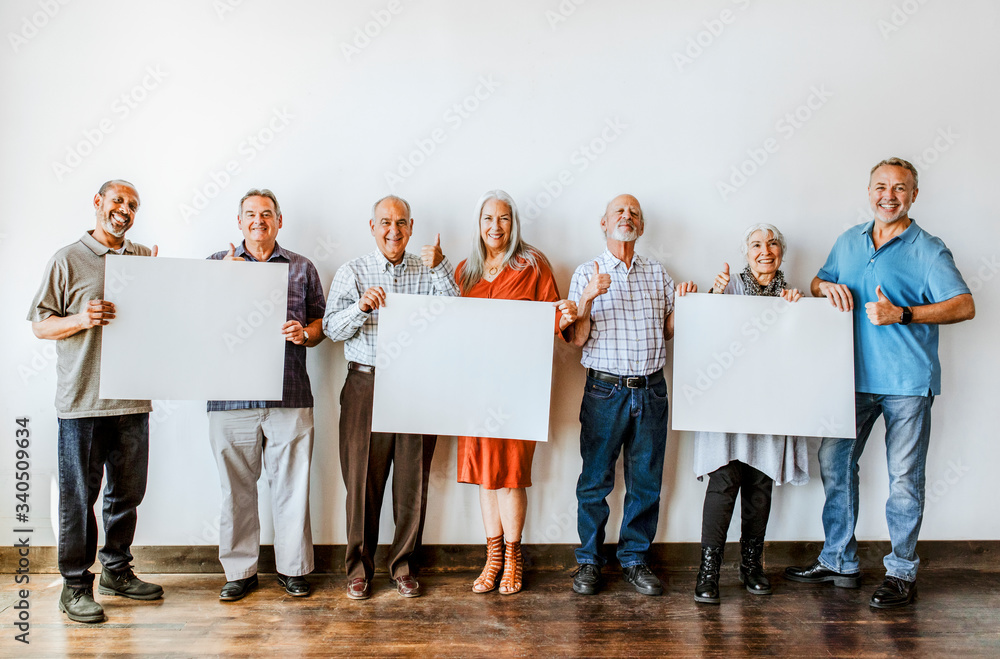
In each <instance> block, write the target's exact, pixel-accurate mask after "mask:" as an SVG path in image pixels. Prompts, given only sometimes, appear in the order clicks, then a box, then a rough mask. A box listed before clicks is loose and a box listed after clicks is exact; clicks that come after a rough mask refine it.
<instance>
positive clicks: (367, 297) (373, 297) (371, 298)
mask: <svg viewBox="0 0 1000 659" xmlns="http://www.w3.org/2000/svg"><path fill="white" fill-rule="evenodd" d="M383 306H385V291H383V290H382V287H381V286H372V287H371V288H369V289H368V290H367V291H365V292H364V294H363V295H362V296H361V299H360V300H358V307H359V308H360V309H361V310H362V311H364V312H365V313H368V312H369V311H372V310H373V309H378V308H379V307H383Z"/></svg>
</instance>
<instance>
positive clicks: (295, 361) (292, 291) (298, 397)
mask: <svg viewBox="0 0 1000 659" xmlns="http://www.w3.org/2000/svg"><path fill="white" fill-rule="evenodd" d="M234 254H235V255H236V256H242V257H243V258H244V259H246V260H248V261H256V260H257V259H255V258H254V257H253V255H252V254H250V252H248V251H246V249H245V248H244V245H243V243H242V242H241V243H240V245H239V247H237V248H236V251H235V252H234ZM225 255H226V252H216V253H215V254H212V255H211V256H209V257H208V258H210V259H212V260H213V261H221V260H222V257H224V256H225ZM267 261H268V263H287V264H288V315H287V317H286V318H285V319H286V320H297V321H299V322H300V323H302V326H303V327H304V326H306V325H308V324H309V321H310V320H316V319H317V318H322V317H323V312H324V311H325V310H326V302H325V299H324V297H323V284H322V283H321V282H320V279H319V272H317V271H316V266H314V265H313V264H312V261H310V260H309V259H307V258H306V257H304V256H302V255H301V254H296V253H295V252H290V251H288V250H287V249H282V248H281V246H280V245H278V244H277V243H275V244H274V251H273V252H271V258H269V259H268V260H267ZM312 406H313V395H312V388H311V387H310V385H309V374H308V373H306V347H305V346H297V345H295V344H294V343H292V342H291V341H286V342H285V380H284V385H283V387H282V390H281V400H280V401H278V400H210V401H208V411H209V412H218V411H221V410H248V409H260V408H265V407H312Z"/></svg>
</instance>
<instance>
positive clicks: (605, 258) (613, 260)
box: [598, 248, 646, 271]
mask: <svg viewBox="0 0 1000 659" xmlns="http://www.w3.org/2000/svg"><path fill="white" fill-rule="evenodd" d="M598 260H599V261H600V262H601V264H603V265H604V266H606V267H607V269H608V270H614V269H615V268H617V267H618V266H621V267H622V268H624V269H625V270H626V271H627V270H628V268H627V267H626V265H625V262H624V261H622V260H621V259H619V258H618V257H617V256H615V255H614V254H612V253H611V250H610V249H607V248H605V249H604V253H603V254H601V256H600V258H599V259H598ZM645 264H646V260H645V259H644V258H643V257H642V256H640V255H639V254H638V253H636V252H633V253H632V266H633V267H640V268H641V267H642V266H644V265H645Z"/></svg>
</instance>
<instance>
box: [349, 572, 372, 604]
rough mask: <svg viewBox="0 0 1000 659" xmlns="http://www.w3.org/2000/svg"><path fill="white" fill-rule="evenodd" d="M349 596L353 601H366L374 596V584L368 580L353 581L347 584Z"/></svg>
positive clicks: (359, 578)
mask: <svg viewBox="0 0 1000 659" xmlns="http://www.w3.org/2000/svg"><path fill="white" fill-rule="evenodd" d="M347 596H348V597H350V598H351V599H352V600H366V599H368V598H369V597H371V596H372V583H371V581H369V580H368V579H362V578H361V577H358V578H357V579H351V580H350V581H348V582H347Z"/></svg>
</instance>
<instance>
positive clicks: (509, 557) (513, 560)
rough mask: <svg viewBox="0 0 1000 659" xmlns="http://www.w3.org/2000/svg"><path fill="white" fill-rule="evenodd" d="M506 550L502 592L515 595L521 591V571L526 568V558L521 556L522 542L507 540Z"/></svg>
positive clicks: (501, 583) (501, 584)
mask: <svg viewBox="0 0 1000 659" xmlns="http://www.w3.org/2000/svg"><path fill="white" fill-rule="evenodd" d="M504 544H505V545H506V546H507V549H506V552H504V564H505V566H504V571H503V579H501V580H500V594H501V595H513V594H514V593H519V592H521V573H522V572H523V570H524V559H523V558H522V557H521V543H520V541H518V542H506V541H505V543H504Z"/></svg>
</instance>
